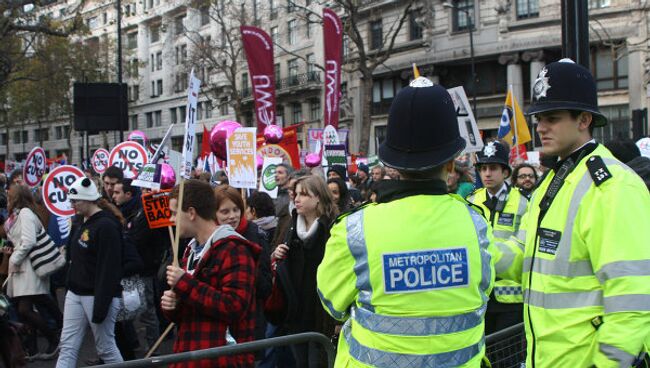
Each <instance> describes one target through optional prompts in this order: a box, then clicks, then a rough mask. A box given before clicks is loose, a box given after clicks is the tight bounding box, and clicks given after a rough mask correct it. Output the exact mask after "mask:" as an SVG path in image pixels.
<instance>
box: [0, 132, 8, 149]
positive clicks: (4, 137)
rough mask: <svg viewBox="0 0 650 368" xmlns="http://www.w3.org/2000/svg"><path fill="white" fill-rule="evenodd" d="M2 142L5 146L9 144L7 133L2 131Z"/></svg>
mask: <svg viewBox="0 0 650 368" xmlns="http://www.w3.org/2000/svg"><path fill="white" fill-rule="evenodd" d="M0 144H1V145H3V146H6V145H7V133H0Z"/></svg>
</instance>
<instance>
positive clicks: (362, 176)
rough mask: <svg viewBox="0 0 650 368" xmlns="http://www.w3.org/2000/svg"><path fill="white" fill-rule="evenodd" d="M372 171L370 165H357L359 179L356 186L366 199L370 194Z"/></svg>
mask: <svg viewBox="0 0 650 368" xmlns="http://www.w3.org/2000/svg"><path fill="white" fill-rule="evenodd" d="M369 173H370V169H369V168H368V165H366V164H364V163H361V164H359V165H357V174H356V176H357V177H358V178H359V181H358V183H356V185H355V186H354V187H355V188H357V189H359V191H360V192H361V196H362V197H364V198H365V196H366V193H367V192H368V188H370V176H369Z"/></svg>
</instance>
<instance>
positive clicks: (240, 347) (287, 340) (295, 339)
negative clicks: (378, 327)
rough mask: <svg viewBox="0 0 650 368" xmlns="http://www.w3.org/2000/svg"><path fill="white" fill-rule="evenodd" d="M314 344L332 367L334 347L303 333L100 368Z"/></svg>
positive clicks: (134, 366)
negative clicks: (319, 345)
mask: <svg viewBox="0 0 650 368" xmlns="http://www.w3.org/2000/svg"><path fill="white" fill-rule="evenodd" d="M306 342H314V343H317V344H321V345H323V347H324V348H325V352H326V353H327V366H328V367H329V368H332V367H333V366H334V355H335V353H334V346H333V345H332V343H331V342H330V340H329V339H328V338H327V337H325V335H322V334H319V333H316V332H305V333H300V334H295V335H288V336H280V337H272V338H269V339H263V340H257V341H251V342H244V343H241V344H234V345H226V346H219V347H216V348H210V349H204V350H196V351H187V352H184V353H177V354H169V355H162V356H157V357H151V358H147V359H138V360H130V361H128V362H123V363H113V364H104V365H102V368H118V367H119V368H140V367H161V366H167V365H169V364H172V363H179V362H187V361H191V360H201V359H214V358H217V357H220V356H224V355H235V354H242V353H251V352H254V351H259V350H264V349H267V348H271V347H276V346H286V345H295V344H303V343H306Z"/></svg>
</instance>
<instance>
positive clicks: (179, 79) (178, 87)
mask: <svg viewBox="0 0 650 368" xmlns="http://www.w3.org/2000/svg"><path fill="white" fill-rule="evenodd" d="M188 83H189V81H188V79H187V75H186V74H185V73H177V74H176V83H175V85H174V91H175V92H183V91H187V87H188Z"/></svg>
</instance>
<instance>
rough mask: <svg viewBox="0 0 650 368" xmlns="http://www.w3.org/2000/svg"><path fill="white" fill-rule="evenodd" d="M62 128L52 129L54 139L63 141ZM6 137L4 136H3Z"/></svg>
mask: <svg viewBox="0 0 650 368" xmlns="http://www.w3.org/2000/svg"><path fill="white" fill-rule="evenodd" d="M63 128H64V127H62V126H58V127H55V128H54V138H55V139H63V138H64V136H63ZM5 137H6V136H5Z"/></svg>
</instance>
